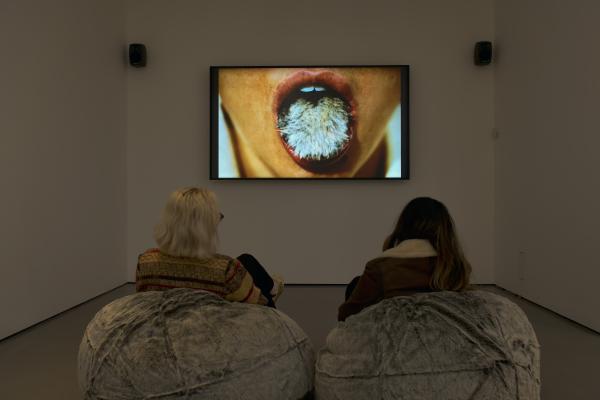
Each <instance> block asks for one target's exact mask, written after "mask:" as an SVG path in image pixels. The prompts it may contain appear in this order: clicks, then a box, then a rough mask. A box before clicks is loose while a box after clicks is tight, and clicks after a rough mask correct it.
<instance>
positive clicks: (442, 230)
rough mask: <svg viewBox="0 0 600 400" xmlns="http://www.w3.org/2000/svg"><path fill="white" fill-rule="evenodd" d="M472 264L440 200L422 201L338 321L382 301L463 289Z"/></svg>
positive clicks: (349, 293) (351, 293) (409, 210)
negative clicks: (464, 253) (431, 292)
mask: <svg viewBox="0 0 600 400" xmlns="http://www.w3.org/2000/svg"><path fill="white" fill-rule="evenodd" d="M470 274H471V266H470V265H469V262H468V261H467V260H466V259H465V257H464V255H463V251H462V249H461V247H460V244H459V242H458V238H457V236H456V231H455V228H454V221H453V220H452V217H451V216H450V214H449V213H448V209H447V208H446V206H444V204H442V203H441V202H439V201H437V200H435V199H432V198H429V197H418V198H416V199H413V200H411V201H410V202H409V203H408V204H407V205H406V207H404V210H402V213H401V214H400V217H399V218H398V222H397V224H396V227H395V229H394V231H393V232H392V233H391V234H390V235H389V236H388V237H387V238H386V239H385V241H384V243H383V253H382V254H381V255H379V257H377V258H375V259H373V260H371V261H369V262H368V263H367V265H366V267H365V270H364V272H363V274H362V275H361V276H360V277H356V278H354V280H353V281H352V282H350V284H349V285H348V287H347V289H346V301H345V302H344V303H343V304H342V305H341V306H340V308H339V312H338V320H340V321H344V320H345V319H346V318H347V317H348V316H350V315H352V314H356V313H358V312H360V311H361V310H362V309H364V308H365V307H368V306H370V305H373V304H376V303H378V302H380V301H381V300H383V299H386V298H390V297H395V296H406V295H411V294H415V293H419V292H430V291H436V290H452V291H463V290H465V289H466V288H467V287H468V286H469V277H470Z"/></svg>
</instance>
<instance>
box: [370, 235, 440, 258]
mask: <svg viewBox="0 0 600 400" xmlns="http://www.w3.org/2000/svg"><path fill="white" fill-rule="evenodd" d="M435 256H437V252H436V251H435V249H434V248H433V246H432V245H431V243H429V240H425V239H408V240H403V241H401V242H400V243H398V245H396V246H395V247H392V248H391V249H387V250H386V251H384V252H383V253H381V255H380V256H379V257H392V258H421V257H435Z"/></svg>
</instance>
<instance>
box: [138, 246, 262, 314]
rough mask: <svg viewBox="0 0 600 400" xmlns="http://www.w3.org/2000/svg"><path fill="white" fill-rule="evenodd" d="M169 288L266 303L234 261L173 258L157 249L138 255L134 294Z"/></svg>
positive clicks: (245, 273) (251, 281)
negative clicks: (135, 292)
mask: <svg viewBox="0 0 600 400" xmlns="http://www.w3.org/2000/svg"><path fill="white" fill-rule="evenodd" d="M172 288H190V289H201V290H206V291H209V292H212V293H216V294H218V295H219V296H221V297H223V298H224V299H226V300H229V301H239V302H243V303H253V304H263V305H264V304H267V299H266V298H265V297H264V296H263V295H262V294H261V292H260V289H258V288H257V287H256V286H255V285H254V281H253V280H252V276H251V275H250V274H249V273H248V271H246V269H245V268H244V266H243V265H242V264H241V263H240V262H239V261H238V260H236V259H235V258H231V257H228V256H224V255H221V254H215V255H214V256H213V257H210V258H187V257H175V256H170V255H168V254H165V253H162V252H161V251H160V250H158V249H150V250H147V251H146V252H144V253H142V254H140V256H139V257H138V265H137V271H136V291H138V292H144V291H147V290H167V289H172Z"/></svg>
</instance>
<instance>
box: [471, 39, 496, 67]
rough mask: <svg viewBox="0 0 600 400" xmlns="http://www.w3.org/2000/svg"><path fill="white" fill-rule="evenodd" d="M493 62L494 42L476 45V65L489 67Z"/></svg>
mask: <svg viewBox="0 0 600 400" xmlns="http://www.w3.org/2000/svg"><path fill="white" fill-rule="evenodd" d="M491 62H492V42H477V43H475V65H488V64H490V63H491Z"/></svg>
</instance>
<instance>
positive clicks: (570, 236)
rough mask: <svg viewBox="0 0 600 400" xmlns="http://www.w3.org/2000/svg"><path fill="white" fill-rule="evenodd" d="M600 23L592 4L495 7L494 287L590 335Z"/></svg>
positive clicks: (598, 197) (599, 189)
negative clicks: (539, 306) (566, 319)
mask: <svg viewBox="0 0 600 400" xmlns="http://www.w3.org/2000/svg"><path fill="white" fill-rule="evenodd" d="M599 18H600V3H598V2H595V1H591V0H590V1H585V0H578V1H570V2H565V1H559V0H553V1H548V0H543V1H542V0H538V1H535V0H527V1H522V0H502V1H497V2H496V17H495V25H496V43H497V50H498V52H497V54H498V58H497V60H496V61H497V63H496V98H495V115H496V126H497V127H498V130H499V133H500V137H499V140H498V141H497V148H496V191H497V197H496V207H495V213H496V246H497V247H496V257H495V258H496V265H497V270H496V278H497V283H498V284H499V285H500V286H503V287H505V288H507V289H509V290H512V291H515V292H517V293H519V294H521V295H523V296H524V297H526V298H529V299H531V300H533V301H535V302H538V303H540V304H542V305H544V306H546V307H549V308H550V309H552V310H554V311H557V312H559V313H560V314H562V315H565V316H567V317H570V318H572V319H574V320H576V321H578V322H581V323H583V324H585V325H587V326H589V327H592V328H594V329H596V330H600V313H598V309H599V308H600V293H599V292H598V285H599V283H600V261H599V258H598V251H597V249H598V240H599V235H598V226H600V183H599V182H600V180H599V177H598V171H600V157H599V156H598V149H599V148H600V134H599V133H600V119H599V118H598V106H599V105H600V75H599V74H598V71H600V53H599V52H598V51H597V49H598V40H597V39H598V37H600V25H599V24H598V20H599ZM520 252H523V253H524V254H523V255H521V256H519V253H520Z"/></svg>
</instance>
